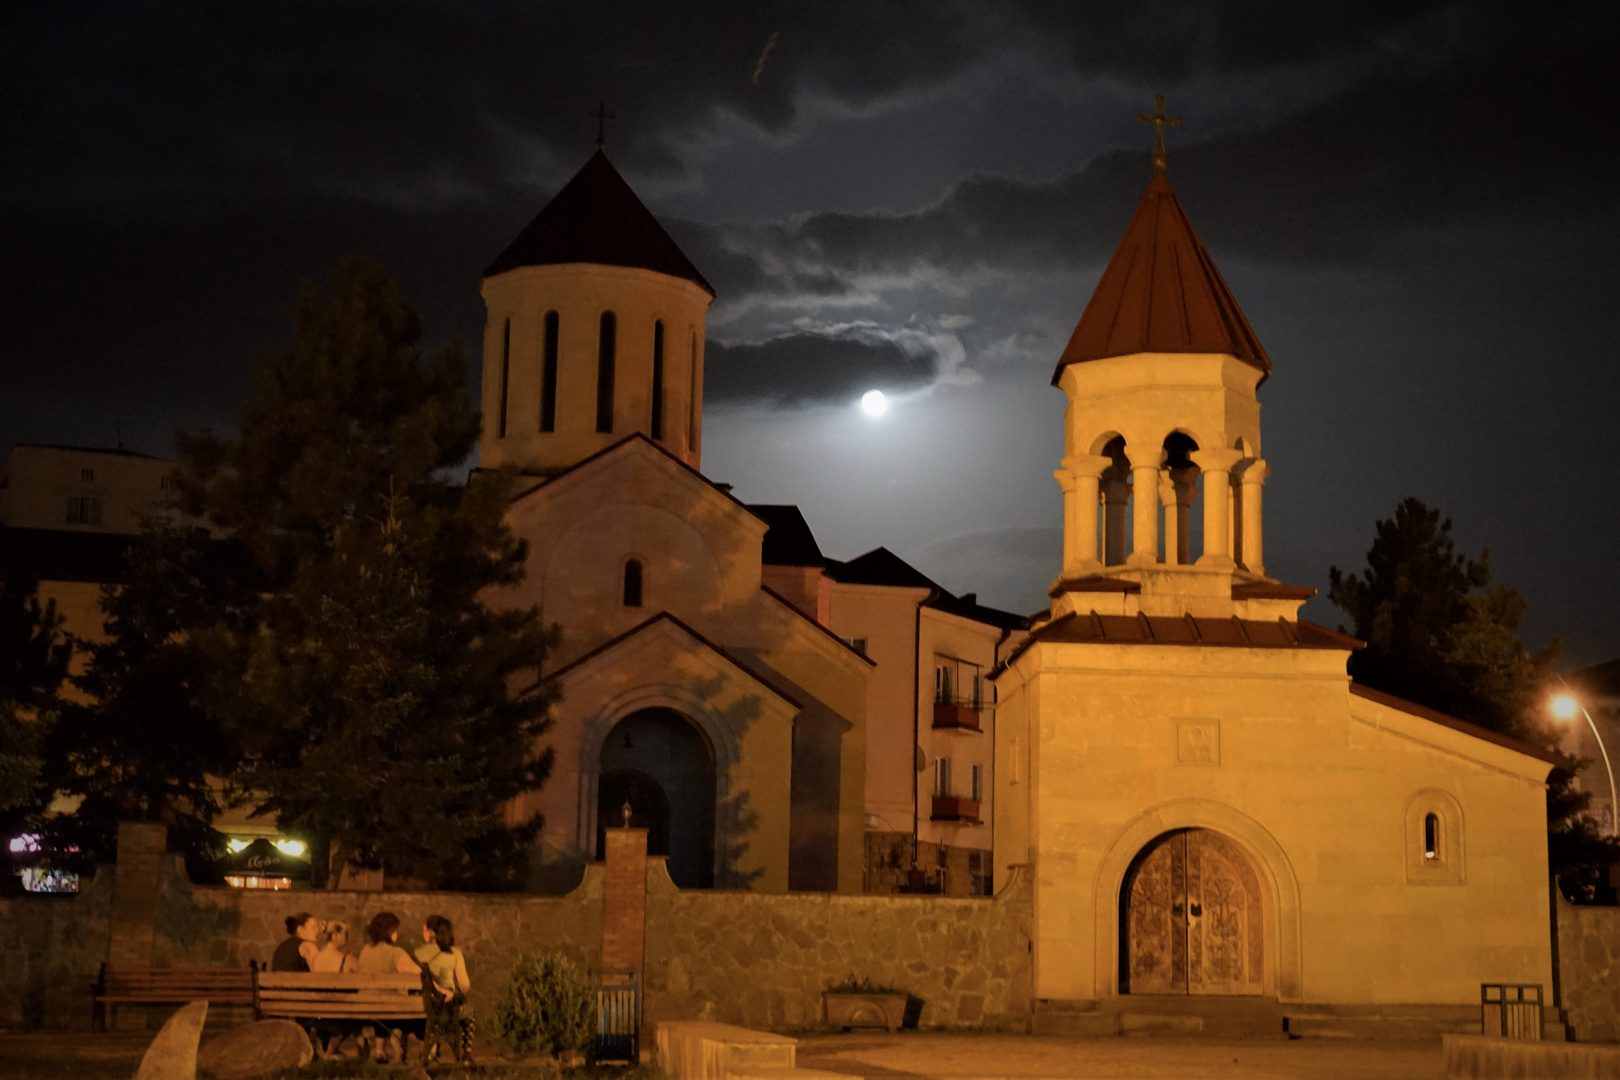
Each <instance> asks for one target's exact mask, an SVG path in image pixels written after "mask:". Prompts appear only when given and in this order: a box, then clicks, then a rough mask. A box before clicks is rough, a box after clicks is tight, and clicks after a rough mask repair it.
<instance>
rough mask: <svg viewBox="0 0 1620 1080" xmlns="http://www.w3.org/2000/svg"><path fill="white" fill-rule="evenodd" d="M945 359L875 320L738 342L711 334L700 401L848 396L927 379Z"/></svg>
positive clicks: (816, 400)
mask: <svg viewBox="0 0 1620 1080" xmlns="http://www.w3.org/2000/svg"><path fill="white" fill-rule="evenodd" d="M942 367H943V364H942V362H941V358H940V357H939V356H938V355H937V354H936V353H935V352H933V351H932V350H931V349H930V348H929V346H928V344H927V342H926V341H925V340H924V339H922V338H920V337H919V336H917V335H896V334H893V333H891V332H888V331H885V330H882V329H880V328H878V327H873V326H859V325H857V326H848V327H842V328H836V329H833V330H831V331H829V332H806V331H799V332H795V333H791V334H782V335H780V336H778V337H772V338H768V339H766V340H765V341H758V342H745V343H737V344H728V343H726V342H722V341H714V340H711V341H709V342H708V347H707V348H706V349H705V351H704V379H703V393H704V402H705V404H708V405H726V404H735V403H744V402H746V403H751V404H768V405H775V406H783V407H792V406H803V405H819V404H825V403H829V402H850V401H854V400H855V399H857V398H859V397H860V396H861V394H863V393H864V392H866V391H867V390H872V389H879V390H883V391H885V392H893V391H904V390H914V389H918V388H920V387H924V386H927V385H929V384H930V383H932V382H933V381H934V379H935V378H936V376H937V375H938V374H940V369H941V368H942Z"/></svg>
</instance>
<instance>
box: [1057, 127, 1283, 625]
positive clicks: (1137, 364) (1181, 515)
mask: <svg viewBox="0 0 1620 1080" xmlns="http://www.w3.org/2000/svg"><path fill="white" fill-rule="evenodd" d="M1156 104H1157V109H1156V111H1155V113H1154V114H1153V115H1151V116H1142V117H1138V119H1139V120H1142V121H1143V122H1146V123H1152V124H1154V125H1155V127H1156V129H1157V132H1156V138H1155V146H1154V155H1153V165H1154V173H1153V178H1152V180H1150V181H1149V183H1148V186H1147V191H1146V192H1145V193H1144V194H1143V196H1142V201H1141V203H1140V205H1138V207H1137V209H1136V214H1135V216H1134V217H1133V218H1132V219H1131V223H1130V225H1129V227H1128V228H1127V229H1126V230H1125V236H1124V238H1123V239H1122V240H1121V241H1120V243H1119V247H1118V248H1117V249H1116V250H1115V252H1114V255H1113V258H1112V259H1111V260H1110V261H1109V263H1108V267H1107V269H1106V270H1104V271H1103V275H1102V279H1101V281H1099V282H1098V284H1097V289H1096V292H1095V293H1093V294H1092V297H1091V301H1090V303H1088V304H1087V305H1086V309H1085V313H1084V314H1083V315H1081V317H1080V322H1079V324H1078V325H1077V326H1076V327H1075V330H1074V335H1073V336H1072V337H1071V338H1070V339H1069V344H1068V346H1067V347H1066V348H1065V349H1064V350H1063V355H1062V357H1061V359H1059V361H1058V366H1057V371H1056V372H1055V373H1054V375H1053V376H1052V384H1053V385H1054V386H1058V387H1061V388H1062V390H1063V391H1064V393H1065V394H1067V395H1068V399H1069V404H1068V409H1067V411H1066V412H1065V417H1064V457H1063V461H1062V467H1061V468H1059V469H1058V470H1057V472H1056V474H1055V475H1056V477H1057V480H1058V483H1059V485H1060V486H1061V487H1062V489H1063V501H1064V514H1063V522H1064V525H1063V572H1062V574H1061V575H1060V577H1059V578H1058V580H1057V582H1056V583H1054V584H1053V586H1052V589H1051V595H1052V597H1053V615H1054V617H1056V616H1058V615H1061V614H1065V613H1068V612H1071V611H1078V612H1080V613H1082V614H1083V613H1086V612H1088V611H1093V610H1094V611H1099V612H1101V613H1106V614H1126V615H1134V614H1138V613H1140V614H1146V615H1171V616H1180V615H1187V614H1191V615H1197V616H1216V617H1223V616H1230V615H1242V616H1244V617H1260V618H1267V619H1273V618H1277V617H1278V616H1285V617H1288V618H1294V617H1296V616H1297V613H1298V608H1299V604H1300V603H1302V602H1303V601H1304V600H1305V599H1306V598H1307V597H1308V596H1310V595H1311V593H1312V592H1313V590H1310V589H1298V588H1293V587H1290V586H1285V585H1281V584H1279V583H1278V582H1275V581H1273V580H1272V579H1270V578H1269V577H1267V576H1266V569H1265V556H1264V541H1263V536H1264V527H1265V524H1264V520H1263V516H1262V513H1261V491H1262V489H1263V485H1264V483H1265V480H1266V477H1267V476H1268V475H1269V467H1268V466H1267V464H1266V461H1265V459H1264V458H1263V457H1262V456H1261V442H1260V402H1259V400H1258V398H1257V397H1256V391H1257V390H1258V389H1259V387H1260V384H1261V383H1263V382H1265V380H1266V379H1267V378H1268V377H1269V376H1270V374H1271V359H1270V357H1268V356H1267V355H1266V351H1265V349H1264V347H1263V346H1261V344H1260V340H1259V338H1258V337H1256V336H1255V333H1254V330H1253V329H1252V328H1251V327H1250V326H1249V323H1248V320H1247V319H1245V318H1244V316H1243V312H1242V310H1241V309H1240V308H1239V307H1238V304H1237V301H1236V300H1235V299H1234V298H1233V296H1232V293H1231V290H1230V289H1228V288H1227V285H1226V282H1225V280H1223V279H1222V277H1221V274H1220V271H1219V270H1217V269H1216V268H1215V262H1214V260H1213V259H1211V258H1210V256H1209V252H1208V251H1206V250H1205V248H1204V245H1203V242H1202V241H1201V240H1199V238H1198V234H1197V232H1195V231H1194V229H1193V227H1192V222H1191V221H1189V220H1188V218H1187V214H1186V211H1184V210H1183V209H1182V207H1181V203H1180V202H1179V201H1178V200H1177V199H1176V195H1175V192H1174V191H1172V190H1171V187H1170V181H1169V180H1168V178H1167V177H1166V175H1165V173H1166V170H1167V161H1166V156H1165V152H1164V125H1165V124H1172V125H1175V124H1179V123H1180V119H1179V118H1176V117H1166V116H1165V115H1164V108H1163V106H1164V99H1163V97H1160V98H1159V99H1158V100H1157V102H1156Z"/></svg>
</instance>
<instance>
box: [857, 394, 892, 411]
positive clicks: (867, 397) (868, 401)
mask: <svg viewBox="0 0 1620 1080" xmlns="http://www.w3.org/2000/svg"><path fill="white" fill-rule="evenodd" d="M888 409H889V399H888V398H886V397H884V396H883V391H881V390H868V391H867V392H866V393H864V394H862V395H861V411H863V412H864V413H866V415H867V416H882V415H883V414H884V413H885V412H887V411H888Z"/></svg>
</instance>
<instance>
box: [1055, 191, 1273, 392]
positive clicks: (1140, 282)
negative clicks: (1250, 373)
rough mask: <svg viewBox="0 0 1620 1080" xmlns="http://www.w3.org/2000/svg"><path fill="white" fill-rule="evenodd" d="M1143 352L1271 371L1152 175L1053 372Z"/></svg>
mask: <svg viewBox="0 0 1620 1080" xmlns="http://www.w3.org/2000/svg"><path fill="white" fill-rule="evenodd" d="M1143 352H1165V353H1178V352H1194V353H1226V354H1227V355H1229V356H1235V357H1237V358H1238V359H1239V360H1242V361H1244V362H1245V363H1247V364H1251V365H1253V366H1254V367H1257V368H1259V369H1260V371H1261V373H1262V375H1261V381H1262V382H1264V381H1265V377H1266V376H1269V375H1270V374H1271V358H1270V357H1268V356H1267V355H1266V350H1265V348H1264V347H1263V346H1262V345H1261V344H1260V339H1259V338H1258V337H1256V336H1255V333H1254V330H1253V328H1252V327H1250V326H1249V320H1247V319H1245V318H1244V317H1243V311H1242V309H1241V308H1239V307H1238V303H1237V301H1236V300H1235V299H1233V298H1232V290H1230V289H1228V288H1227V287H1226V282H1225V280H1223V279H1222V278H1221V272H1220V271H1219V270H1217V269H1215V260H1213V259H1211V258H1210V257H1209V252H1208V251H1206V250H1204V244H1203V241H1201V240H1199V239H1198V233H1197V232H1195V231H1194V230H1193V227H1192V222H1191V221H1189V220H1187V212H1186V211H1185V210H1183V209H1182V208H1181V203H1180V202H1179V201H1177V199H1176V193H1175V192H1174V191H1172V190H1170V181H1168V180H1166V179H1165V177H1164V174H1163V173H1162V172H1161V173H1155V174H1154V176H1153V180H1152V181H1151V182H1150V183H1149V184H1148V186H1147V191H1146V192H1145V193H1144V194H1143V195H1142V203H1141V205H1140V206H1138V207H1137V208H1136V216H1135V217H1133V218H1131V224H1130V227H1129V228H1127V229H1126V230H1125V237H1124V239H1122V240H1121V241H1120V242H1119V247H1118V248H1116V249H1115V250H1114V257H1113V258H1112V259H1110V260H1109V261H1108V269H1106V270H1104V271H1103V276H1102V280H1101V281H1099V282H1098V283H1097V291H1096V292H1094V293H1092V294H1091V302H1090V303H1089V304H1087V305H1086V311H1085V314H1084V315H1081V316H1080V323H1079V325H1078V326H1076V327H1075V328H1074V336H1073V337H1071V338H1070V339H1069V344H1068V347H1067V348H1065V349H1064V350H1063V357H1062V359H1060V360H1059V361H1058V366H1057V371H1056V372H1054V373H1053V375H1052V383H1053V384H1054V385H1056V383H1057V381H1058V376H1059V375H1061V374H1062V373H1063V369H1064V368H1065V367H1067V366H1068V365H1070V364H1078V363H1081V362H1082V361H1086V360H1100V359H1102V358H1103V357H1105V356H1129V355H1130V354H1132V353H1143Z"/></svg>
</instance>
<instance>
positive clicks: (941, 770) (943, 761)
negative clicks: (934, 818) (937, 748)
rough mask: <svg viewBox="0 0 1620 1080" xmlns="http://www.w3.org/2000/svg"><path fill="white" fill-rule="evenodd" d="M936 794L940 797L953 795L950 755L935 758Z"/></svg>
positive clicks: (946, 797)
mask: <svg viewBox="0 0 1620 1080" xmlns="http://www.w3.org/2000/svg"><path fill="white" fill-rule="evenodd" d="M934 796H935V797H936V798H940V799H948V798H950V797H951V759H950V758H948V757H937V758H935V759H934Z"/></svg>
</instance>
